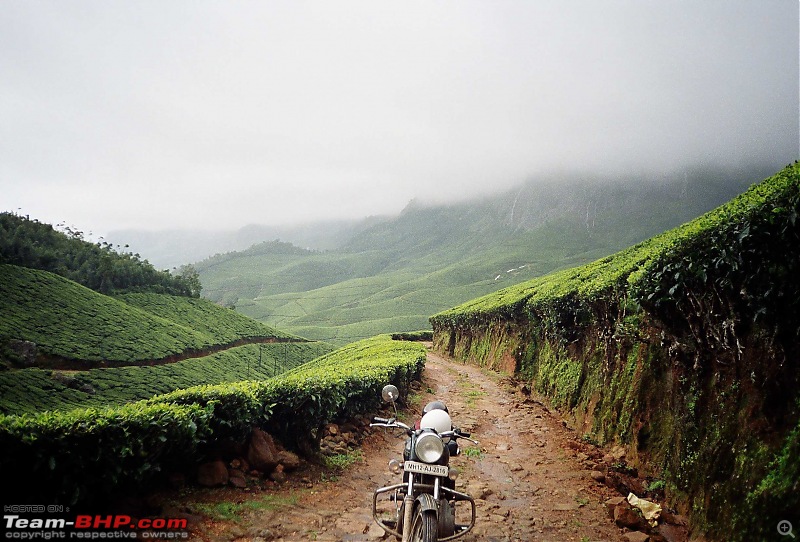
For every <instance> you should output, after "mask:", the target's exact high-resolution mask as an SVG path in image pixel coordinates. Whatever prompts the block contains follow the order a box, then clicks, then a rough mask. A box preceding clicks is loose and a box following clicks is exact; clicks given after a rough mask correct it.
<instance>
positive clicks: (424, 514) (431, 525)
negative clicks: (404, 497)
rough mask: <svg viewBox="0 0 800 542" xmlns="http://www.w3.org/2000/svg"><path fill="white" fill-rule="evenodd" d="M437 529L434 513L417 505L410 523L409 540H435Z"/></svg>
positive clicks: (431, 541) (427, 541)
mask: <svg viewBox="0 0 800 542" xmlns="http://www.w3.org/2000/svg"><path fill="white" fill-rule="evenodd" d="M438 531H439V529H438V526H437V525H436V513H435V512H434V511H433V510H423V509H422V507H420V506H418V507H417V512H416V514H414V521H413V523H412V524H411V542H436V540H437V533H438Z"/></svg>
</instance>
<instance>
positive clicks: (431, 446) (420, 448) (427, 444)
mask: <svg viewBox="0 0 800 542" xmlns="http://www.w3.org/2000/svg"><path fill="white" fill-rule="evenodd" d="M414 452H415V453H416V455H417V457H418V458H419V460H420V461H424V462H425V463H436V462H437V461H439V459H441V457H442V454H443V453H444V443H443V442H442V439H441V438H440V437H439V435H437V434H436V433H434V432H427V433H422V434H421V435H420V436H418V437H417V443H416V444H415V445H414Z"/></svg>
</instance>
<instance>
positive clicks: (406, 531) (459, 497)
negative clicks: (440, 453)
mask: <svg viewBox="0 0 800 542" xmlns="http://www.w3.org/2000/svg"><path fill="white" fill-rule="evenodd" d="M420 486H422V490H423V491H431V492H432V493H433V495H432V496H431V494H430V493H422V494H420V495H419V496H418V497H414V476H413V475H409V477H408V483H407V484H406V483H402V484H395V485H392V486H388V487H383V488H380V489H376V490H375V493H374V494H373V495H372V517H373V519H374V520H375V522H376V523H377V524H378V525H379V526H380V527H381V528H382V529H383V530H384V531H386V532H387V533H389V534H391V535H394V536H395V537H397V538H400V539H401V540H402V542H409V541H410V540H411V528H412V526H413V523H414V505H415V504H416V502H417V501H419V502H420V505H421V506H424V507H425V509H426V510H433V511H434V512H435V513H436V515H437V524H438V520H439V510H438V508H437V506H436V503H437V502H439V498H440V495H441V493H442V490H444V492H445V494H447V495H449V498H450V499H453V500H455V501H466V502H469V503H470V506H471V508H472V514H471V516H472V517H471V518H470V522H469V524H467V525H461V526H459V527H460V529H458V530H457V532H455V533H454V534H452V535H451V536H447V537H445V538H439V540H440V542H444V541H446V540H455V539H456V538H459V537H461V536H464V535H465V534H467V533H468V532H469V531H471V530H472V527H474V526H475V500H474V499H473V498H472V497H470V496H469V495H467V494H466V493H461V492H460V491H455V490H454V489H450V488H448V487H444V488H442V485H441V479H440V478H438V477H434V480H433V485H432V486H431V485H430V484H420ZM401 488H405V490H406V495H405V497H403V532H402V533H399V532H397V531H396V530H394V529H391V528H389V527H388V526H387V525H385V524H384V523H383V521H381V520H380V519H379V518H378V495H381V494H383V493H388V492H390V491H397V490H398V489H401Z"/></svg>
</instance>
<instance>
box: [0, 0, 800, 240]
mask: <svg viewBox="0 0 800 542" xmlns="http://www.w3.org/2000/svg"><path fill="white" fill-rule="evenodd" d="M799 26H800V22H799V21H798V1H797V0H752V1H730V0H702V1H698V0H690V1H689V0H687V1H674V0H652V1H651V0H626V1H622V0H620V1H595V0H592V1H589V0H583V1H564V0H552V1H541V0H535V1H534V0H530V1H523V0H519V1H497V0H491V1H489V0H486V1H481V2H473V1H464V0H458V1H452V2H447V1H445V2H437V1H429V0H426V1H418V2H417V1H402V2H399V1H398V2H388V1H387V2H382V1H374V0H367V1H363V2H351V1H319V2H314V1H310V2H305V1H298V0H291V1H269V0H264V1H257V2H256V1H253V2H243V1H213V2H212V1H197V0H192V1H189V0H181V1H178V0H170V1H162V0H158V1H147V0H125V1H113V0H98V1H83V0H55V1H31V0H3V1H2V2H0V202H1V203H2V204H1V205H0V211H2V210H13V211H16V210H17V209H18V208H19V209H21V211H20V212H21V213H22V214H30V215H31V216H32V217H35V218H38V219H40V220H42V221H45V222H51V223H57V222H61V221H66V222H67V223H68V224H73V225H76V226H78V227H79V228H81V229H83V230H85V231H89V230H93V231H94V232H100V233H103V232H108V231H110V230H114V229H120V228H131V227H132V228H142V229H159V228H230V229H233V228H238V227H241V226H243V225H246V224H248V223H262V224H275V223H286V222H298V221H309V220H314V219H323V218H335V217H344V216H350V217H360V216H367V215H374V214H385V213H393V212H398V211H400V209H402V208H403V207H404V206H405V204H406V203H407V202H408V201H409V200H410V199H411V198H414V197H417V198H420V199H421V200H430V201H437V202H439V201H444V200H447V199H449V198H463V197H466V196H469V195H475V194H480V193H483V192H485V191H487V190H489V189H490V188H491V187H500V188H507V187H509V186H511V185H514V184H517V183H519V182H521V181H524V180H528V179H531V178H534V179H535V178H537V176H542V175H545V174H546V173H547V172H550V171H554V170H573V169H575V170H581V171H587V170H590V171H600V172H604V173H609V174H613V175H623V176H627V177H630V176H635V175H637V174H638V173H639V172H642V171H666V170H670V169H672V168H675V167H680V166H681V165H682V164H695V163H707V164H708V163H711V164H716V163H724V164H728V165H731V164H733V165H736V164H747V163H752V162H757V163H762V164H763V163H766V164H774V166H775V169H776V170H777V169H779V168H780V167H782V166H784V165H786V164H788V163H790V162H792V161H794V160H795V159H797V158H798V154H799V153H800V151H799V150H798V123H800V120H799V119H798V117H799V116H800V115H798V80H799V78H800V76H798V47H799V46H798V27H799Z"/></svg>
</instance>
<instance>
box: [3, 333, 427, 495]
mask: <svg viewBox="0 0 800 542" xmlns="http://www.w3.org/2000/svg"><path fill="white" fill-rule="evenodd" d="M424 363H425V349H424V347H423V346H422V345H420V344H419V343H410V342H400V341H392V340H391V338H390V337H388V336H382V337H375V338H373V339H369V340H366V341H361V342H360V343H356V344H353V345H349V346H347V347H345V348H342V349H340V350H338V351H335V352H332V353H330V354H328V355H325V356H322V357H321V358H318V359H317V360H315V361H312V362H310V363H308V364H305V365H303V366H301V367H298V368H296V369H294V370H292V371H289V372H288V373H284V374H282V375H279V376H278V377H276V378H272V379H270V380H267V381H261V382H255V381H244V382H237V383H232V384H224V385H215V386H196V387H193V388H189V389H185V390H179V391H175V392H172V393H168V394H165V395H161V396H157V397H154V398H152V399H149V400H147V401H140V402H137V403H132V404H129V405H124V406H121V407H114V408H106V409H81V410H74V411H70V412H44V413H41V414H37V415H35V416H4V415H0V448H2V450H3V454H2V456H0V470H2V471H3V472H6V473H9V475H10V476H13V473H24V476H25V480H24V483H23V482H21V481H14V480H12V481H11V482H9V483H10V486H13V487H15V488H16V489H15V498H16V499H17V501H18V502H61V503H64V502H68V503H76V502H89V501H91V500H95V501H102V500H103V499H107V498H108V497H109V496H110V495H112V494H115V493H119V492H120V491H126V490H128V489H131V488H136V487H141V486H142V485H144V484H146V483H147V482H149V481H150V480H152V479H153V477H154V476H155V475H156V474H157V473H158V472H163V471H167V470H170V469H173V470H181V469H182V468H184V469H185V468H187V467H191V465H193V464H194V463H195V462H196V461H198V460H199V458H201V457H202V456H203V454H204V453H205V451H206V450H208V449H210V448H209V447H210V446H211V445H212V444H213V442H215V441H220V440H227V439H241V438H243V437H244V436H246V435H247V434H248V432H249V431H250V428H251V427H252V426H254V425H260V426H262V427H266V428H267V429H268V430H270V431H271V432H272V433H273V434H275V435H276V436H277V437H278V438H280V439H281V440H282V441H283V442H284V443H285V444H287V445H290V446H293V447H296V448H299V447H308V446H309V444H311V445H312V446H313V445H314V443H315V442H316V441H315V438H318V436H319V435H321V428H322V427H323V426H324V425H325V424H326V423H329V422H330V421H331V420H334V419H337V418H340V417H348V416H353V415H356V414H362V413H364V412H366V411H368V410H373V409H375V408H377V407H378V404H379V402H380V398H379V397H380V390H381V389H382V387H383V386H384V385H385V384H387V383H393V384H395V385H396V386H398V388H400V389H401V390H407V389H408V387H409V385H410V383H411V381H412V380H413V379H417V378H419V377H420V375H421V372H422V369H423V366H424ZM309 441H310V442H309Z"/></svg>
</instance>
